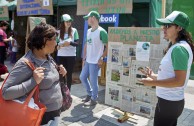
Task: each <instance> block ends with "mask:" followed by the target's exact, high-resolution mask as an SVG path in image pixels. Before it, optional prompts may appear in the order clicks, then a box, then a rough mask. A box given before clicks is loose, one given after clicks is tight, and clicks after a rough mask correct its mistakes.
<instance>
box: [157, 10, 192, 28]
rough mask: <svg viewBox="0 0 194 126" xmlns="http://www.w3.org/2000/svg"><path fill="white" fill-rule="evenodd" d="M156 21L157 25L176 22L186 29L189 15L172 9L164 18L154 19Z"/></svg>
mask: <svg viewBox="0 0 194 126" xmlns="http://www.w3.org/2000/svg"><path fill="white" fill-rule="evenodd" d="M156 23H158V24H159V25H165V24H176V25H178V26H181V27H182V28H184V29H187V28H188V26H189V17H188V16H187V14H185V13H183V12H181V11H173V12H172V13H171V14H170V15H168V16H167V17H166V18H161V19H156Z"/></svg>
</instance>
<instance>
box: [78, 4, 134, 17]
mask: <svg viewBox="0 0 194 126" xmlns="http://www.w3.org/2000/svg"><path fill="white" fill-rule="evenodd" d="M132 9H133V0H77V15H86V14H88V13H89V12H90V11H92V10H95V11H98V12H99V13H100V14H114V13H116V14H124V13H132Z"/></svg>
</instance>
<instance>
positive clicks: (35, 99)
mask: <svg viewBox="0 0 194 126" xmlns="http://www.w3.org/2000/svg"><path fill="white" fill-rule="evenodd" d="M23 61H24V62H25V63H26V64H27V65H28V66H29V67H30V68H31V69H32V71H34V70H35V69H36V67H35V66H34V64H33V63H32V62H31V61H30V60H28V59H26V58H23ZM33 96H34V102H35V103H38V101H39V84H37V85H36V86H35V88H34V89H33V90H32V91H31V92H30V94H29V95H28V97H27V98H26V100H25V102H24V104H25V105H28V103H29V102H30V99H31V98H32V97H33Z"/></svg>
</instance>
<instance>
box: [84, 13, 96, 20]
mask: <svg viewBox="0 0 194 126" xmlns="http://www.w3.org/2000/svg"><path fill="white" fill-rule="evenodd" d="M93 16H94V17H96V19H100V14H99V13H98V12H97V11H90V13H89V14H88V15H86V16H84V17H83V18H84V19H85V20H88V18H89V17H93Z"/></svg>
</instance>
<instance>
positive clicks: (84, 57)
mask: <svg viewBox="0 0 194 126" xmlns="http://www.w3.org/2000/svg"><path fill="white" fill-rule="evenodd" d="M86 53H87V42H86V43H85V45H84V52H83V59H82V60H83V61H85V60H86Z"/></svg>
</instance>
